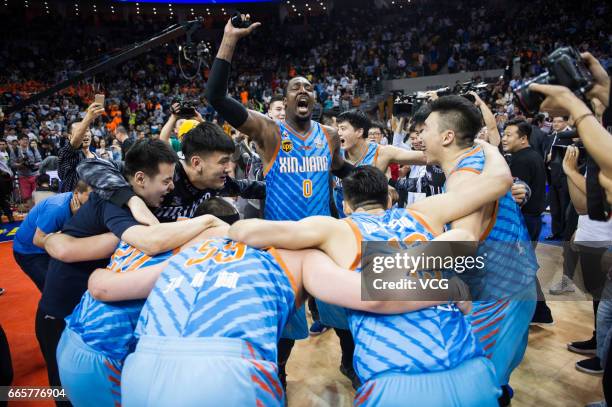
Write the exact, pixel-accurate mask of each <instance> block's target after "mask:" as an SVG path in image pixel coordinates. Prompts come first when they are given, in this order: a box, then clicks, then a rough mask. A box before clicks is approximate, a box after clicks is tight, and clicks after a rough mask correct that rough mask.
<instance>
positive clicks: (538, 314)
mask: <svg viewBox="0 0 612 407" xmlns="http://www.w3.org/2000/svg"><path fill="white" fill-rule="evenodd" d="M554 323H555V321H554V320H553V317H552V312H550V308H548V305H546V303H545V302H543V301H538V304H537V306H536V309H535V313H534V314H533V317H532V318H531V322H530V323H529V325H554Z"/></svg>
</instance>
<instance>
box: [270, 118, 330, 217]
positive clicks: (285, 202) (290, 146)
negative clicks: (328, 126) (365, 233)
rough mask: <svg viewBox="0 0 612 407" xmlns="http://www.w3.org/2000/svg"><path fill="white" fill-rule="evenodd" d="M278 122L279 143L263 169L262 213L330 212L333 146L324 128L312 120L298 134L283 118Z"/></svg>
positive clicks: (297, 214) (285, 215)
mask: <svg viewBox="0 0 612 407" xmlns="http://www.w3.org/2000/svg"><path fill="white" fill-rule="evenodd" d="M277 124H278V127H279V129H280V144H279V145H278V147H277V151H276V153H275V157H274V159H273V161H272V162H271V163H270V164H268V167H267V168H265V169H264V175H265V180H266V207H265V216H264V217H265V218H266V219H268V220H301V219H303V218H306V217H308V216H315V215H321V216H329V215H331V209H330V194H331V185H330V179H331V175H330V171H331V164H332V150H331V142H330V139H329V135H328V134H327V132H326V130H325V128H324V127H323V126H322V125H321V124H319V123H317V122H314V121H313V122H311V127H310V131H309V132H308V133H307V134H306V135H300V133H298V132H297V131H295V130H293V129H292V128H291V127H290V126H289V125H288V124H287V123H285V122H277Z"/></svg>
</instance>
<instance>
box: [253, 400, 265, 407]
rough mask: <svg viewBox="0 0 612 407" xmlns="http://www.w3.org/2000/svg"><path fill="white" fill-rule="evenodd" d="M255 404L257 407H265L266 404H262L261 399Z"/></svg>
mask: <svg viewBox="0 0 612 407" xmlns="http://www.w3.org/2000/svg"><path fill="white" fill-rule="evenodd" d="M255 404H256V405H257V407H265V406H264V404H263V403H262V402H261V400H260V399H257V400H256V401H255Z"/></svg>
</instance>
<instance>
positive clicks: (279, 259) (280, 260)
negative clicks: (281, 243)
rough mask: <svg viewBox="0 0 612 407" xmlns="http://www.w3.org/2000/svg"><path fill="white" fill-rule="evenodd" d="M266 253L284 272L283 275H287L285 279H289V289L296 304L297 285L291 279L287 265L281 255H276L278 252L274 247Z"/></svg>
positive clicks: (291, 275)
mask: <svg viewBox="0 0 612 407" xmlns="http://www.w3.org/2000/svg"><path fill="white" fill-rule="evenodd" d="M267 251H268V253H270V254H271V255H272V257H274V260H276V262H277V263H278V265H279V266H280V268H282V269H283V271H284V272H285V274H286V275H287V278H288V279H289V283H290V284H291V287H292V288H293V292H294V294H295V302H296V303H297V301H298V286H297V284H296V282H295V278H293V274H292V273H291V271H289V267H287V265H286V264H285V261H284V260H283V258H282V257H281V255H280V254H279V253H278V251H277V250H276V249H275V248H274V247H270V248H268V250H267Z"/></svg>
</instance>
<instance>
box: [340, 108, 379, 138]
mask: <svg viewBox="0 0 612 407" xmlns="http://www.w3.org/2000/svg"><path fill="white" fill-rule="evenodd" d="M342 122H347V123H349V124H350V125H351V126H353V128H354V129H355V130H357V129H363V135H362V137H363V138H367V137H368V131H369V130H370V126H371V124H372V122H371V121H370V119H369V118H368V116H366V114H365V113H364V112H362V111H361V110H357V109H353V110H348V111H346V112H344V113H341V114H340V115H339V116H338V119H337V123H338V124H340V123H342Z"/></svg>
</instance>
